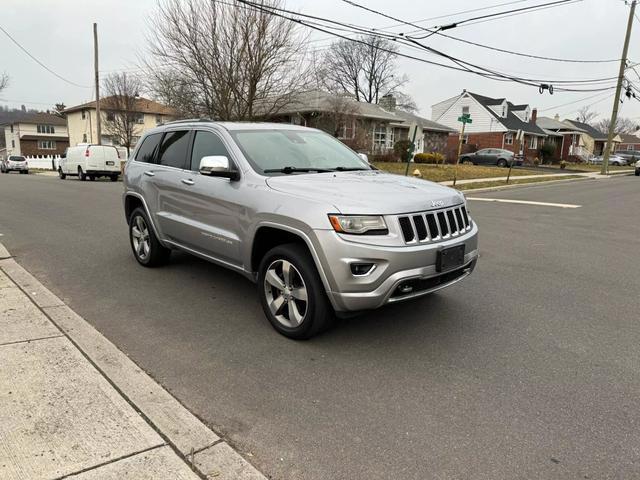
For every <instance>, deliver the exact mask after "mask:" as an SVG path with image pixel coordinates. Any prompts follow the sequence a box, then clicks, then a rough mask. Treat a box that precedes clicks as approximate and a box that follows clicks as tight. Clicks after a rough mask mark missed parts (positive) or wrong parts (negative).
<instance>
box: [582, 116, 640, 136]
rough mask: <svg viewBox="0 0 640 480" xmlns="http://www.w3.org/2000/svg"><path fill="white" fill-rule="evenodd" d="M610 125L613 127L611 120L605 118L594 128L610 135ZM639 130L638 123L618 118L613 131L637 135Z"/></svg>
mask: <svg viewBox="0 0 640 480" xmlns="http://www.w3.org/2000/svg"><path fill="white" fill-rule="evenodd" d="M609 125H611V119H609V118H603V119H602V120H600V121H599V122H596V123H595V124H594V125H593V126H594V127H595V128H596V129H598V130H599V131H601V132H603V133H609ZM638 129H639V128H638V122H634V121H633V120H631V119H630V118H624V117H618V118H617V119H616V124H615V127H614V129H613V131H614V132H615V133H635V132H637V131H638Z"/></svg>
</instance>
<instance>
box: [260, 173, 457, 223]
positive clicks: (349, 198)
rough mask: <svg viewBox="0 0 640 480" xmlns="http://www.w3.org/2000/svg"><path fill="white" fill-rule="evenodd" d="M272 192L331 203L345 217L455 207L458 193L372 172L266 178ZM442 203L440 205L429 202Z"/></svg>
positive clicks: (418, 180) (400, 177) (398, 176)
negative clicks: (345, 215) (348, 215)
mask: <svg viewBox="0 0 640 480" xmlns="http://www.w3.org/2000/svg"><path fill="white" fill-rule="evenodd" d="M267 185H269V187H271V188H273V189H274V190H277V191H280V192H284V193H288V194H290V195H295V196H299V197H303V198H308V199H312V200H315V201H318V200H324V201H326V202H327V203H331V204H333V205H334V206H335V207H336V208H337V209H338V211H337V212H336V213H344V214H363V215H365V214H372V215H376V214H378V215H393V214H400V213H409V212H420V211H425V210H432V209H435V208H442V207H448V206H451V205H458V204H460V203H462V202H464V197H463V196H462V194H461V193H459V192H458V191H457V190H454V189H452V188H449V187H445V186H442V185H439V184H437V183H433V182H429V181H426V180H421V179H418V178H413V177H404V176H401V175H393V174H390V173H385V172H380V171H376V170H372V171H369V170H368V171H358V172H332V173H313V174H308V175H307V174H303V175H297V174H292V175H282V176H278V177H269V178H268V179H267ZM439 201H442V202H443V204H442V205H438V206H435V205H432V203H431V202H439Z"/></svg>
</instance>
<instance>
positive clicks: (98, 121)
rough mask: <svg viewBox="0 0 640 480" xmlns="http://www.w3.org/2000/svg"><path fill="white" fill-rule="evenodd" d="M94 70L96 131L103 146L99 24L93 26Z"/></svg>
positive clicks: (99, 142) (99, 143)
mask: <svg viewBox="0 0 640 480" xmlns="http://www.w3.org/2000/svg"><path fill="white" fill-rule="evenodd" d="M93 69H94V72H95V76H96V130H97V133H98V135H97V136H98V141H97V143H98V145H102V118H101V117H100V74H99V72H98V24H97V23H94V24H93ZM89 115H91V113H89Z"/></svg>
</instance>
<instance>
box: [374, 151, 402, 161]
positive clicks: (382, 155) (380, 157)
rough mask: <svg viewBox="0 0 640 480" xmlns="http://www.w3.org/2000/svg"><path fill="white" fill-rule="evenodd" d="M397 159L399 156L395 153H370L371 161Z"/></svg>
mask: <svg viewBox="0 0 640 480" xmlns="http://www.w3.org/2000/svg"><path fill="white" fill-rule="evenodd" d="M397 161H398V157H396V156H395V155H394V154H393V153H378V154H372V155H369V163H376V162H397Z"/></svg>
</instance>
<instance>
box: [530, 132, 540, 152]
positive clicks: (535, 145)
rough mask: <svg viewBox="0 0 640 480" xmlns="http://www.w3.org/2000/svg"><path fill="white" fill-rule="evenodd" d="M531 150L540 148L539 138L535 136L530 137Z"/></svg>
mask: <svg viewBox="0 0 640 480" xmlns="http://www.w3.org/2000/svg"><path fill="white" fill-rule="evenodd" d="M529 148H530V149H536V148H538V137H534V136H533V135H532V136H530V137H529Z"/></svg>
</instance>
